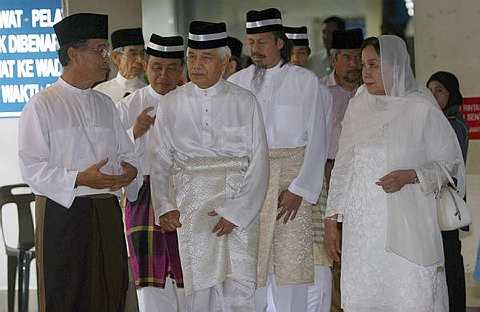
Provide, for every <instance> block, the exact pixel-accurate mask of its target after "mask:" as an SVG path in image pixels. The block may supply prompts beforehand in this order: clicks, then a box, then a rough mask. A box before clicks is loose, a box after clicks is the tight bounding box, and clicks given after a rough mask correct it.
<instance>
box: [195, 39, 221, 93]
mask: <svg viewBox="0 0 480 312" xmlns="http://www.w3.org/2000/svg"><path fill="white" fill-rule="evenodd" d="M187 51H188V52H187V68H188V74H189V76H190V79H191V80H192V82H193V83H194V84H196V85H197V86H198V87H200V88H202V89H206V88H209V87H211V86H213V85H214V84H216V83H217V82H218V80H220V78H221V77H222V74H223V72H224V70H225V67H226V66H227V62H228V57H224V58H223V59H222V58H221V57H220V54H219V51H218V49H192V48H189V49H188V50H187Z"/></svg>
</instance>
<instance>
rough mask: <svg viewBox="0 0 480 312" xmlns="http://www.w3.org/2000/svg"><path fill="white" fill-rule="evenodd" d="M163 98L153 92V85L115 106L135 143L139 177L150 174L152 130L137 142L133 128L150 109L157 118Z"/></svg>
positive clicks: (150, 113)
mask: <svg viewBox="0 0 480 312" xmlns="http://www.w3.org/2000/svg"><path fill="white" fill-rule="evenodd" d="M162 98H163V95H161V94H159V93H157V92H156V91H155V90H153V88H152V86H151V85H148V86H146V87H144V88H141V89H139V90H137V91H135V92H134V93H132V94H130V95H129V96H127V97H125V98H123V99H121V100H120V101H118V102H117V103H116V104H115V105H116V107H117V109H118V112H119V115H120V120H121V122H122V124H123V127H124V128H125V129H127V133H128V135H129V136H130V139H131V140H132V142H133V141H134V143H135V151H136V154H137V158H138V176H139V177H141V176H144V175H149V174H150V166H149V159H148V154H147V152H146V151H147V148H148V147H149V146H150V145H151V144H152V139H151V135H152V131H151V130H152V129H149V130H148V131H147V132H146V133H145V134H144V135H142V136H141V137H139V138H137V139H136V140H135V139H134V137H133V126H134V125H135V120H136V119H137V117H138V115H140V114H141V113H142V111H143V110H144V109H146V108H148V107H152V108H153V109H152V110H151V111H150V112H149V113H148V114H149V115H150V116H155V113H156V111H157V106H158V105H159V103H160V102H161V101H162ZM140 180H141V179H140Z"/></svg>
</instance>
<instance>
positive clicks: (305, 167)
mask: <svg viewBox="0 0 480 312" xmlns="http://www.w3.org/2000/svg"><path fill="white" fill-rule="evenodd" d="M229 80H230V81H232V82H233V83H236V84H238V85H239V86H241V87H244V88H246V89H249V90H251V91H252V92H253V93H254V94H255V96H256V97H257V99H258V101H259V103H260V107H261V110H262V114H263V117H264V122H265V130H266V133H267V141H268V147H269V150H270V151H275V150H278V149H296V148H301V147H304V148H305V152H304V159H303V163H301V165H300V168H299V170H298V173H297V174H296V176H294V177H293V178H292V179H291V181H290V182H289V183H287V185H286V186H285V188H284V189H286V188H288V190H289V191H290V192H292V193H294V194H296V195H299V196H301V197H302V198H303V200H304V203H303V206H302V207H301V209H299V212H298V215H297V218H298V219H299V220H294V221H289V223H287V224H286V225H283V224H282V223H283V220H280V221H275V214H268V215H269V217H270V218H269V219H267V218H265V219H261V225H260V233H261V234H260V235H261V237H260V247H261V249H262V250H263V248H266V250H264V251H263V252H262V253H261V254H259V267H258V277H257V283H258V286H259V287H261V288H262V287H264V286H265V285H266V284H267V285H268V287H269V288H270V289H269V290H268V291H267V290H266V289H261V288H260V289H259V290H258V291H257V298H256V300H257V303H256V304H257V311H263V310H264V309H265V308H266V306H267V305H268V303H267V302H268V301H270V302H272V301H273V302H275V306H276V307H275V308H276V309H277V311H302V310H304V309H305V305H306V300H291V301H290V302H287V304H284V303H282V301H280V300H279V298H288V297H292V296H293V294H294V293H295V294H296V295H295V296H297V297H301V298H303V297H305V298H306V296H307V286H308V284H311V283H313V281H314V262H313V235H307V236H305V235H306V234H307V233H312V219H311V204H315V203H316V202H317V200H318V197H319V195H320V191H321V189H322V184H323V175H324V165H325V161H326V157H327V148H328V129H329V125H327V120H328V118H329V115H330V113H331V108H332V98H331V95H330V93H329V92H328V90H327V88H326V87H325V86H324V85H323V84H322V83H321V82H320V80H319V79H318V77H316V76H315V75H314V74H313V73H312V72H311V71H309V70H307V69H304V68H301V67H299V66H295V65H291V64H288V63H287V64H283V65H282V62H279V64H277V65H276V66H274V67H272V68H269V69H266V70H265V71H264V73H263V76H262V77H261V78H260V79H258V74H257V73H256V67H255V65H251V66H250V67H248V68H246V69H244V70H241V71H239V72H237V73H235V74H234V75H232V76H231V77H230V78H229ZM259 81H261V82H259ZM272 155H274V154H272V153H271V156H272ZM271 160H272V161H274V159H273V158H272V159H271ZM291 169H293V168H291ZM280 170H284V169H282V168H280ZM275 174H280V173H277V172H271V175H275ZM283 183H284V182H283ZM283 183H281V184H282V185H283ZM275 185H276V184H275ZM271 189H272V184H270V188H269V192H270V191H271ZM284 189H281V190H280V191H282V190H284ZM270 197H271V196H268V195H267V200H266V202H265V206H264V208H263V210H262V214H263V213H264V212H267V210H268V209H270V206H271V204H272V203H271V202H270V200H269V199H271V198H270ZM273 197H274V196H273ZM271 200H274V201H276V198H273V199H271ZM274 205H275V206H276V202H274ZM304 214H305V215H304ZM265 215H267V213H265ZM272 218H273V219H272ZM270 224H272V225H270ZM272 235H273V238H272V237H271V236H272ZM299 235H300V236H299ZM281 237H283V238H285V237H292V238H296V237H298V241H297V243H294V242H293V244H296V245H295V246H293V245H291V243H292V242H291V240H285V239H281V240H280V238H281ZM272 239H273V241H272V243H271V244H270V245H269V246H265V244H262V242H263V243H265V242H264V240H266V241H267V242H269V241H270V240H272ZM300 244H301V245H302V248H301V250H298V247H299V246H297V245H300ZM264 246H265V247H264ZM294 247H295V248H294ZM269 250H270V251H269ZM299 255H302V257H301V258H300V259H301V261H300V263H299V262H298V256H299ZM263 257H270V260H269V261H268V259H263ZM293 268H295V270H292V269H293ZM268 274H272V275H274V276H271V277H268V278H267V275H268ZM272 283H276V284H277V285H276V286H278V287H276V286H275V287H274V288H273V287H272ZM268 294H273V299H272V300H269V299H268V298H267V297H270V296H269V295H268Z"/></svg>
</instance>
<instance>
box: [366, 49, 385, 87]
mask: <svg viewBox="0 0 480 312" xmlns="http://www.w3.org/2000/svg"><path fill="white" fill-rule="evenodd" d="M362 78H363V82H364V83H365V86H366V87H367V90H368V93H370V94H375V95H385V87H384V85H383V79H382V61H381V59H380V55H378V54H377V51H375V48H374V47H372V46H367V47H365V48H364V49H363V50H362Z"/></svg>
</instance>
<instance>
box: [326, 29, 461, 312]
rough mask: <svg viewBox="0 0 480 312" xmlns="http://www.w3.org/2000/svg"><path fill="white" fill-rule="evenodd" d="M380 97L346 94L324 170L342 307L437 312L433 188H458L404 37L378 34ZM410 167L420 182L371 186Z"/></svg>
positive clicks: (455, 155)
mask: <svg viewBox="0 0 480 312" xmlns="http://www.w3.org/2000/svg"><path fill="white" fill-rule="evenodd" d="M379 42H380V57H381V61H382V69H384V68H386V69H388V70H382V78H383V81H384V85H385V93H386V95H385V96H380V95H372V94H370V93H369V92H368V90H367V88H366V87H365V86H362V87H360V88H359V90H358V92H357V94H356V96H355V97H354V98H352V99H351V100H350V104H349V105H348V108H347V111H346V113H345V117H344V121H343V124H342V132H341V135H340V141H339V150H338V153H337V155H336V159H335V167H334V168H333V171H332V178H331V182H330V191H329V197H328V202H327V211H326V217H334V216H337V217H338V220H339V221H343V227H342V231H343V233H342V234H343V235H342V275H341V294H342V307H343V308H344V310H345V312H352V311H354V312H367V311H369V312H371V311H373V312H387V311H388V312H392V311H393V312H396V311H398V312H400V311H401V312H413V311H417V312H444V311H447V310H448V294H447V288H446V281H445V271H444V267H443V249H442V239H441V235H440V228H439V225H438V221H437V212H436V210H437V203H436V199H435V195H434V193H435V192H437V191H438V182H439V181H440V183H441V184H446V183H447V181H448V179H447V177H445V174H444V172H443V170H442V168H441V167H440V166H444V168H445V169H446V170H447V171H448V172H449V173H450V174H451V175H452V176H453V177H455V178H456V180H457V184H458V185H457V186H458V188H459V190H460V191H459V192H460V194H461V196H463V194H464V186H465V183H464V182H465V179H464V174H465V167H464V163H463V156H462V153H461V150H460V146H459V145H458V140H457V139H456V135H455V132H454V131H453V129H452V128H451V126H450V124H449V123H448V121H447V119H446V118H445V116H444V115H443V113H442V112H441V110H440V109H439V108H438V107H437V106H436V103H435V100H434V99H433V98H432V97H431V94H429V93H425V92H423V91H422V90H421V89H419V88H418V86H417V85H416V82H415V79H414V78H413V74H412V71H411V68H410V60H409V56H408V52H407V50H406V46H405V43H404V42H403V41H402V40H401V39H400V38H398V37H395V36H380V37H379ZM434 103H435V104H434ZM396 170H415V171H416V174H417V177H418V179H419V183H416V184H407V185H404V186H403V187H402V189H401V190H399V191H397V192H393V193H388V194H387V193H385V191H384V190H383V189H382V188H381V187H380V186H377V185H376V184H375V183H376V182H377V181H378V180H379V179H380V178H381V177H383V176H385V175H386V174H388V173H391V172H393V171H396Z"/></svg>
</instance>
